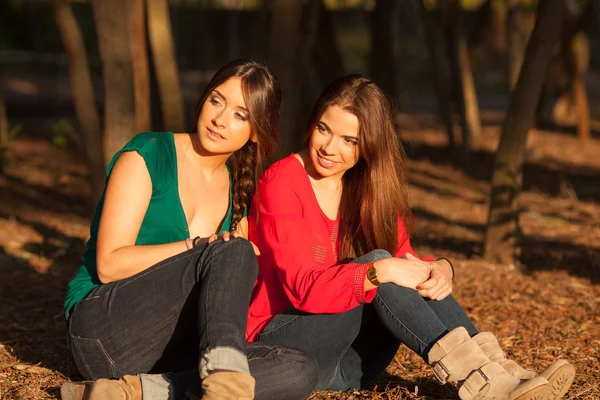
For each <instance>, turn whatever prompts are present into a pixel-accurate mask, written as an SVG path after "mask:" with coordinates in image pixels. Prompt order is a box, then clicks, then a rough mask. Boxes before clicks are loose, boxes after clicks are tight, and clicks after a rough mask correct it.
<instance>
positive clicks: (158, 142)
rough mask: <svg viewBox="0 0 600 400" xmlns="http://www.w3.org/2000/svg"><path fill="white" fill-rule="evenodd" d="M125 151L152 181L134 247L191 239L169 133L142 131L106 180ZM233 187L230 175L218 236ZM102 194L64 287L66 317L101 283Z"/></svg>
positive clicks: (225, 224) (225, 228)
mask: <svg viewBox="0 0 600 400" xmlns="http://www.w3.org/2000/svg"><path fill="white" fill-rule="evenodd" d="M126 151H137V152H138V153H139V154H140V155H141V156H142V157H143V159H144V161H145V162H146V167H147V168H148V172H149V173H150V178H151V180H152V197H151V199H150V204H149V205H148V210H146V215H145V216H144V220H143V221H142V226H141V227H140V231H139V233H138V236H137V239H136V241H135V244H136V245H152V244H164V243H172V242H178V241H182V240H185V239H187V238H189V237H190V235H189V232H188V225H187V220H186V218H185V214H184V211H183V206H182V205H181V199H180V198H179V186H178V180H177V155H176V154H177V153H176V151H175V140H174V138H173V133H172V132H142V133H140V134H138V135H136V136H135V137H134V138H133V139H131V140H130V141H129V143H127V144H126V145H125V147H123V148H122V149H121V150H119V151H118V152H117V153H116V154H115V155H114V157H113V158H112V160H111V161H110V163H109V164H108V168H107V171H106V181H107V182H108V178H109V177H110V172H111V170H112V167H113V166H114V164H115V162H116V161H117V159H118V158H119V156H120V155H121V154H122V153H123V152H126ZM231 198H232V184H231V174H230V185H229V208H228V210H227V214H226V215H225V218H224V220H223V223H222V224H221V229H220V230H219V234H220V233H221V232H224V231H229V229H230V227H231V217H232V207H231ZM103 204H104V194H103V195H102V198H101V199H100V201H99V202H98V205H97V207H96V212H95V213H94V218H93V219H92V225H91V227H90V239H89V240H88V242H87V249H86V251H85V253H84V254H83V257H82V260H83V265H82V266H81V267H80V268H79V270H78V271H77V273H76V274H75V277H74V278H73V280H71V282H69V286H68V288H67V297H66V299H65V303H64V311H65V314H66V313H68V312H69V311H70V310H71V308H73V306H74V305H75V303H77V302H78V301H80V300H82V299H83V298H84V297H85V296H87V294H88V293H89V292H91V291H92V290H93V289H95V288H96V287H98V286H100V285H101V284H102V283H101V282H100V280H99V279H98V273H97V272H96V240H97V235H98V225H99V223H100V216H101V215H102V206H103Z"/></svg>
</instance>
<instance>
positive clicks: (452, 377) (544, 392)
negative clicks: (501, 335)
mask: <svg viewBox="0 0 600 400" xmlns="http://www.w3.org/2000/svg"><path fill="white" fill-rule="evenodd" d="M428 361H429V364H430V365H431V366H432V367H433V372H434V374H435V376H436V377H437V379H438V380H439V381H440V382H441V383H446V382H451V383H458V385H459V390H458V395H459V397H460V398H461V399H462V400H492V399H494V400H552V399H554V395H553V394H552V387H551V386H550V385H549V384H548V381H547V380H546V379H545V378H542V377H536V378H533V379H530V380H527V381H524V382H523V383H521V381H520V380H519V379H517V378H515V377H514V376H512V375H511V374H509V373H508V372H506V370H505V369H504V368H502V366H500V364H498V363H497V362H492V361H490V359H489V358H488V357H486V356H485V354H484V353H483V351H482V350H481V348H480V347H479V345H478V344H477V342H476V341H475V340H474V339H472V338H471V337H470V336H469V334H468V332H467V330H466V329H465V328H463V327H460V328H456V329H454V330H453V331H451V332H449V333H448V334H446V336H444V337H443V338H441V339H440V340H438V341H437V343H436V344H435V345H433V347H432V348H431V350H430V351H429V354H428Z"/></svg>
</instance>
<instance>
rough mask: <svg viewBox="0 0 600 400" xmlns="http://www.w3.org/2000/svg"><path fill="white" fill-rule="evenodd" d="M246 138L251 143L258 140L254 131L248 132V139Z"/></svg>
mask: <svg viewBox="0 0 600 400" xmlns="http://www.w3.org/2000/svg"><path fill="white" fill-rule="evenodd" d="M248 140H250V141H251V142H252V143H257V142H258V136H257V135H256V133H254V132H252V133H251V134H250V139H248Z"/></svg>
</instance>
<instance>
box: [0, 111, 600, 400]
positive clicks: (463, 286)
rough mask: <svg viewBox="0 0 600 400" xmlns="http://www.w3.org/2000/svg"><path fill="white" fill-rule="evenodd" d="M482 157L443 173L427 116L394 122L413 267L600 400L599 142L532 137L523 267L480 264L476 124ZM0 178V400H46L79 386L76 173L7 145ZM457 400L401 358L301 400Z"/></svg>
mask: <svg viewBox="0 0 600 400" xmlns="http://www.w3.org/2000/svg"><path fill="white" fill-rule="evenodd" d="M486 118H487V120H488V121H491V122H490V124H491V125H490V126H488V127H486V128H485V130H484V139H485V140H484V143H483V148H482V151H481V152H480V153H479V154H478V155H477V156H476V158H475V159H474V168H472V170H471V172H469V173H465V172H463V171H461V170H459V169H456V168H454V167H452V166H451V164H450V163H449V162H448V161H447V160H448V155H447V154H446V151H445V150H444V148H443V147H442V145H443V143H444V138H443V135H442V134H441V133H440V129H439V127H437V126H436V124H434V123H432V122H431V121H432V118H431V117H430V116H421V117H419V116H417V117H415V116H411V117H408V116H401V118H400V123H401V125H402V126H403V138H404V140H405V141H406V142H408V143H410V144H409V145H408V148H407V150H408V153H409V155H410V156H411V160H410V162H409V170H410V178H411V186H410V192H411V201H412V205H413V208H414V211H415V215H416V216H417V231H416V235H415V239H414V243H415V245H416V248H417V250H418V251H419V252H420V253H421V254H444V255H448V256H450V257H452V258H453V259H454V260H456V274H457V278H456V282H455V294H456V297H457V298H458V299H459V301H460V302H461V304H462V305H463V306H464V308H465V309H466V310H467V312H468V313H469V315H470V316H471V317H472V319H473V320H474V321H475V324H476V326H478V327H479V329H480V330H490V331H492V332H495V333H496V334H497V336H498V337H499V339H500V343H501V344H502V346H503V347H504V349H505V350H506V352H507V353H508V354H509V356H510V357H511V358H513V359H515V360H517V361H518V362H519V363H521V364H522V365H524V366H526V367H529V368H534V369H536V370H541V369H543V368H544V367H545V366H546V365H548V364H549V363H550V362H551V361H552V360H554V359H556V358H566V359H568V360H570V361H571V362H572V363H574V365H575V367H576V369H577V376H576V379H575V383H574V385H573V387H572V388H571V390H570V392H569V394H568V396H567V398H569V399H600V383H599V382H600V370H599V362H598V361H599V359H598V357H599V354H600V314H599V313H598V311H597V310H598V308H599V307H600V285H599V283H600V185H598V182H600V179H599V178H600V157H598V156H597V155H598V154H600V143H599V142H598V140H594V141H593V142H592V144H591V145H589V146H587V147H586V148H582V146H581V145H580V144H579V143H578V142H577V140H576V139H575V138H574V137H572V136H569V135H566V134H559V133H549V132H542V131H533V135H532V137H531V147H530V150H529V151H528V155H527V159H528V164H527V165H526V167H525V179H524V181H525V188H526V191H525V192H524V194H523V195H522V197H521V207H522V214H521V218H520V222H521V226H522V229H523V234H524V242H523V243H524V249H523V255H522V261H523V265H522V266H518V267H515V266H501V265H491V264H488V263H486V262H484V261H482V260H481V259H480V256H481V247H482V241H483V234H484V231H485V223H486V214H487V208H488V198H489V184H488V182H489V176H490V173H491V172H490V171H491V165H492V160H493V158H492V157H491V155H490V154H491V150H492V149H493V148H494V147H495V146H496V143H497V138H498V130H499V128H498V127H497V126H496V125H494V121H495V119H496V120H497V119H498V118H497V116H496V115H495V114H492V113H488V114H487V115H486V114H484V120H485V119H486ZM11 156H12V164H11V166H9V168H8V169H7V171H6V173H5V174H0V273H1V276H0V293H1V299H2V307H0V344H1V345H0V399H27V400H29V399H32V400H37V399H52V398H56V397H57V396H58V388H59V386H60V384H61V383H62V382H64V381H66V380H67V379H79V378H80V377H79V376H78V373H77V371H76V369H75V367H74V365H73V364H72V362H71V360H70V358H69V352H68V348H67V345H66V340H65V339H64V336H65V325H64V321H63V317H62V313H61V310H62V300H63V296H64V292H65V287H66V283H67V282H68V280H69V279H70V277H71V276H72V274H73V272H74V271H75V269H76V268H77V266H78V259H79V257H80V254H81V252H82V250H83V246H84V240H85V239H86V236H87V234H88V224H89V218H88V215H87V211H86V207H85V201H84V199H85V196H86V194H87V190H88V187H87V184H86V181H85V179H86V178H85V175H84V173H83V171H84V167H83V164H82V163H81V160H77V159H74V158H73V157H72V156H71V155H69V154H68V153H66V152H64V151H58V150H56V149H53V148H52V147H51V146H50V145H48V144H47V143H45V142H42V141H40V140H33V139H31V140H28V139H22V140H18V141H15V142H13V143H12V144H11ZM417 398H420V399H422V398H428V399H456V398H457V392H456V389H454V388H453V387H451V386H440V385H439V384H438V383H437V382H436V381H435V380H434V379H433V376H432V374H431V372H430V370H429V368H428V367H427V366H426V365H425V363H424V362H423V361H422V360H420V359H419V358H418V357H416V356H415V355H414V354H411V353H410V351H408V350H407V349H406V348H404V347H402V348H401V349H400V350H399V352H398V354H397V355H396V358H395V360H394V361H393V362H392V364H391V365H390V366H389V367H388V369H387V374H386V375H385V376H384V377H382V379H380V381H379V382H378V383H377V385H376V386H375V387H374V388H373V390H368V391H354V392H349V393H336V392H318V393H315V394H314V395H313V396H312V397H311V399H315V400H316V399H394V400H396V399H417Z"/></svg>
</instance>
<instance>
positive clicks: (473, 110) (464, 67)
mask: <svg viewBox="0 0 600 400" xmlns="http://www.w3.org/2000/svg"><path fill="white" fill-rule="evenodd" d="M449 3H450V5H449V7H448V12H449V13H450V22H451V32H452V35H451V36H452V64H453V66H454V68H453V70H454V80H455V82H456V83H455V88H456V94H457V97H458V99H457V100H458V101H457V102H458V105H459V109H460V122H461V128H462V135H461V137H462V150H461V157H460V159H461V163H462V165H464V166H469V165H470V155H471V152H472V150H474V149H477V148H478V147H479V142H480V136H481V121H480V118H479V104H478V102H477V92H476V90H475V79H474V77H473V68H472V66H471V56H470V52H469V46H468V42H467V34H466V28H465V15H464V13H465V11H464V10H463V8H462V7H461V5H460V2H459V1H458V0H452V1H450V2H449Z"/></svg>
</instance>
